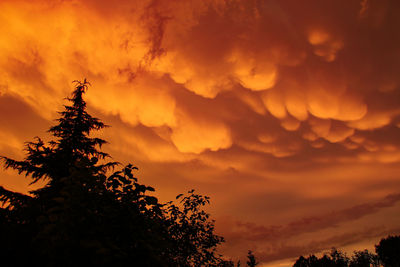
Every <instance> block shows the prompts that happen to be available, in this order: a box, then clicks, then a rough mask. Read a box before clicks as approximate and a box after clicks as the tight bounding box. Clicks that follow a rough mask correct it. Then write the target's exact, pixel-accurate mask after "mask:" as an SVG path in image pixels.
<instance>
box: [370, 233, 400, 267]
mask: <svg viewBox="0 0 400 267" xmlns="http://www.w3.org/2000/svg"><path fill="white" fill-rule="evenodd" d="M375 251H376V254H378V258H379V260H380V262H381V263H382V264H383V266H385V267H399V266H400V236H390V235H389V236H388V237H386V238H383V239H381V241H380V242H379V244H378V245H376V246H375Z"/></svg>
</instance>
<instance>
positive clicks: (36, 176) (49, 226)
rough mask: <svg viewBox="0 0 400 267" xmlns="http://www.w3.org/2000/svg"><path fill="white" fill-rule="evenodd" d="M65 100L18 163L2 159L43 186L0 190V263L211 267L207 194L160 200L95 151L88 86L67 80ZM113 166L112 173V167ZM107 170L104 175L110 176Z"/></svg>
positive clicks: (129, 169) (127, 169) (215, 240)
mask: <svg viewBox="0 0 400 267" xmlns="http://www.w3.org/2000/svg"><path fill="white" fill-rule="evenodd" d="M75 85H76V87H75V90H74V91H73V93H72V97H71V98H67V100H68V101H69V102H71V104H70V105H65V106H64V110H63V111H62V112H59V114H60V118H58V119H57V124H56V125H55V126H53V127H51V128H50V130H49V132H50V133H51V134H52V135H53V137H54V138H55V139H54V140H52V141H50V142H47V143H45V142H44V141H43V140H42V139H40V138H39V137H36V139H35V140H34V141H33V142H28V143H26V152H27V153H26V158H25V159H24V160H22V161H18V160H14V159H10V158H8V157H4V156H2V157H1V158H0V159H1V160H2V161H3V163H4V166H5V168H11V169H15V170H17V171H18V173H19V174H24V175H25V176H28V177H30V178H31V179H32V184H34V183H36V182H38V181H44V182H45V186H43V187H42V188H39V189H36V190H33V191H31V192H30V195H25V194H21V193H18V192H13V191H10V190H7V189H5V188H4V187H0V202H1V203H2V206H0V207H1V208H0V227H1V228H0V236H1V242H0V255H1V263H2V265H4V266H22V265H27V264H29V265H31V266H83V265H85V266H93V265H97V266H129V265H131V266H216V265H220V264H224V261H223V260H222V259H221V255H217V254H216V252H215V250H216V247H217V246H218V244H220V243H221V242H223V241H224V240H223V238H222V237H220V236H218V235H216V234H215V233H214V221H213V220H210V219H209V214H207V213H206V212H204V211H203V210H202V207H203V206H204V205H206V204H208V203H209V198H208V197H205V196H201V195H198V194H195V193H194V191H193V190H191V191H189V192H188V194H187V195H179V196H178V197H177V200H178V201H180V204H174V203H173V202H168V203H164V204H162V203H160V202H159V201H158V199H157V198H156V197H154V196H151V195H150V194H149V192H152V191H154V188H152V187H149V186H145V185H142V184H140V183H139V182H138V179H137V178H136V177H135V176H134V172H135V171H136V170H137V168H136V167H134V166H133V165H131V164H128V165H127V166H124V167H120V164H119V163H117V162H114V161H110V156H109V155H108V154H107V153H105V152H102V151H101V147H102V145H104V144H106V141H105V140H102V139H100V138H94V137H91V136H90V134H91V133H92V132H93V131H97V130H101V129H103V128H104V127H106V125H105V124H104V123H103V122H101V121H100V120H99V119H97V118H94V117H92V116H91V115H89V114H88V113H87V111H86V102H85V101H84V99H83V95H84V93H85V91H86V90H87V89H88V86H89V83H88V82H87V81H86V80H84V81H83V82H80V81H75ZM117 167H118V168H120V169H119V170H117V171H115V168H117ZM110 173H111V174H110Z"/></svg>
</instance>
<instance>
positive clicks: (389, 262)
mask: <svg viewBox="0 0 400 267" xmlns="http://www.w3.org/2000/svg"><path fill="white" fill-rule="evenodd" d="M375 252H376V253H372V252H370V251H368V250H367V249H366V250H363V251H354V253H353V255H351V257H348V256H347V255H346V254H345V253H343V252H341V251H339V250H337V249H335V248H333V249H332V250H331V252H330V253H329V254H324V255H323V256H321V257H320V258H318V257H316V256H315V255H310V256H308V257H303V256H300V257H299V258H298V259H297V260H296V262H295V264H294V265H293V267H370V266H373V267H377V266H384V267H400V236H388V237H386V238H382V239H381V241H380V242H379V244H377V245H375Z"/></svg>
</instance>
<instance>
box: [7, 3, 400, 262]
mask: <svg viewBox="0 0 400 267" xmlns="http://www.w3.org/2000/svg"><path fill="white" fill-rule="evenodd" d="M399 8H400V3H398V1H395V0H380V1H378V0H346V1H345V0H343V1H336V0H327V1H317V0H312V1H309V2H307V3H303V2H299V1H296V0H289V1H285V2H282V1H277V0H261V1H260V0H250V1H244V0H243V1H242V0H229V1H220V0H206V1H204V0H190V1H185V2H184V3H183V2H180V1H157V0H145V1H135V0H131V1H128V0H123V1H119V2H118V3H110V2H109V1H93V0H69V1H50V0H42V1H27V0H16V1H11V0H5V1H1V3H0V9H1V10H2V12H0V13H1V14H0V29H1V32H2V36H1V37H0V55H1V57H0V68H1V72H0V113H1V114H0V122H1V126H0V137H1V140H7V141H0V150H1V153H2V154H3V153H4V154H7V155H8V154H11V155H20V152H18V151H20V148H21V144H22V143H23V142H24V141H26V140H27V139H29V138H30V137H33V136H35V135H40V133H42V132H43V131H44V130H45V129H47V128H48V125H49V124H50V121H51V120H53V119H54V118H55V117H56V116H57V114H56V111H57V110H59V109H60V107H62V104H63V103H64V102H63V100H62V99H63V98H64V97H65V96H66V95H68V93H69V92H70V91H71V81H72V80H75V79H79V78H83V77H86V78H88V80H89V81H90V82H91V83H92V85H93V86H92V87H91V88H90V89H89V91H88V93H87V97H88V104H89V106H90V107H91V109H92V110H93V111H94V112H95V113H96V114H98V116H99V117H102V118H106V120H108V121H106V122H107V123H108V124H111V125H112V126H113V128H112V130H107V132H106V133H104V134H105V135H106V136H107V137H109V139H110V142H111V144H112V146H111V148H110V149H111V150H113V154H117V155H121V156H123V157H127V158H128V157H129V158H131V157H133V158H135V160H138V161H139V162H140V163H142V164H143V165H144V166H150V165H151V166H155V167H154V170H153V169H152V170H151V171H149V173H153V174H154V175H155V174H159V173H163V171H162V168H166V167H170V168H171V171H170V173H171V175H172V173H173V174H176V176H177V177H180V178H182V179H184V178H183V177H190V178H188V180H191V181H194V182H195V183H197V184H196V185H198V186H199V187H202V188H204V189H205V191H206V192H207V191H209V192H210V193H211V194H214V195H213V196H214V197H215V198H216V199H218V200H221V203H233V202H232V199H233V198H237V199H238V201H239V200H240V201H241V202H243V203H247V202H246V201H247V200H246V197H247V196H249V195H251V194H250V192H253V193H254V192H257V193H260V194H261V193H265V194H266V195H268V194H269V193H271V192H286V193H287V192H289V193H290V194H291V195H292V196H295V197H298V198H299V202H301V201H300V200H304V199H307V198H313V199H315V200H316V201H318V200H320V201H322V202H324V200H326V199H327V198H334V199H335V200H337V201H340V199H348V200H349V201H350V202H349V203H347V204H346V205H347V206H346V207H349V206H354V205H353V204H354V203H360V201H364V202H368V201H372V202H373V201H376V200H377V199H379V198H382V197H383V196H385V195H388V194H393V193H395V192H397V191H398V188H399V185H398V184H397V183H396V182H395V181H396V179H395V176H396V172H397V171H398V167H399V162H400V152H399V151H400V150H399V149H400V141H399V138H398V136H399V134H400V104H399V101H398V100H399V99H400V90H399V85H400V78H399V75H398V70H399V69H400V49H399V47H400V46H399V44H400V35H399V34H398V32H397V31H398V30H397V29H398V26H399V25H400V19H399V17H398V16H397V14H398V11H399ZM9 114H13V115H9ZM21 125H22V126H21ZM36 130H37V131H36ZM190 168H192V170H190ZM193 169H196V170H199V171H198V174H196V173H197V172H196V173H194V172H193ZM339 170H340V171H339ZM378 170H379V171H378ZM143 171H145V170H143ZM200 173H201V174H200ZM205 174H206V175H205ZM150 176H151V175H149V179H151V180H152V181H157V182H159V183H160V184H162V185H164V184H165V183H163V182H162V181H161V178H154V177H153V176H151V177H150ZM176 179H177V180H179V179H178V178H176ZM9 181H10V179H8V180H7V182H9ZM232 181H235V183H233V182H232ZM241 183H244V184H245V185H241ZM327 185H329V186H327ZM166 186H167V185H166ZM178 187H179V186H178V185H177V186H176V188H175V189H171V187H168V188H169V189H170V190H178ZM193 187H195V185H193ZM242 188H245V189H246V190H247V191H246V192H242V191H241V190H239V189H242ZM361 188H363V189H361ZM179 189H181V188H180V187H179ZM224 189H226V190H224ZM230 190H231V191H230ZM228 192H231V193H232V194H235V195H229V194H230V193H228ZM171 194H172V193H171ZM354 196H358V198H356V197H354ZM274 197H276V194H275V195H273V196H272V197H271V200H270V201H272V202H273V201H274ZM224 201H225V202H224ZM302 203H303V202H302ZM324 203H325V202H324ZM368 203H369V202H368ZM215 204H216V205H218V204H217V201H216V203H215ZM303 204H304V206H302V207H299V209H300V208H303V209H302V210H306V209H307V208H310V204H309V203H308V202H304V203H303ZM220 205H221V207H222V205H223V204H220ZM227 205H228V204H227ZM252 205H254V206H256V204H255V200H253V203H252ZM327 205H328V204H327ZM329 205H333V204H332V203H331V204H329ZM275 206H277V207H283V204H282V201H281V200H280V201H277V203H276V204H275ZM221 207H219V208H216V209H217V210H218V212H219V213H221V214H223V212H224V211H223V210H224V209H223V208H221ZM366 209H367V210H370V211H373V210H374V207H373V206H368V207H367V208H366ZM230 210H231V213H234V212H236V211H238V210H239V208H237V207H235V208H231V209H230ZM288 210H289V208H287V207H286V211H287V212H289V211H288ZM345 210H346V208H345V207H343V210H342V211H343V212H344V211H345ZM284 211H285V209H284V208H282V209H280V211H279V212H280V213H279V212H278V213H279V214H277V215H276V216H278V217H279V216H281V217H279V218H281V219H282V218H283V217H284V215H283V213H284ZM242 212H243V210H242ZM290 212H293V214H292V217H293V218H294V217H295V215H294V214H296V216H298V214H297V213H296V212H295V211H293V210H292V209H290ZM253 213H254V214H257V212H256V211H254V212H253ZM344 213H346V212H344ZM344 213H341V212H339V213H337V214H334V215H332V216H330V217H335V218H336V217H337V218H338V219H339V218H342V219H343V218H345V217H346V216H345V215H344ZM346 214H347V213H346ZM237 216H238V217H241V215H240V214H237ZM257 216H261V215H260V214H258V215H257ZM257 216H256V217H257ZM285 216H286V215H285ZM261 217H262V216H261ZM301 217H304V216H301ZM328 217H329V216H328ZM257 218H259V217H257ZM263 218H264V217H263ZM264 219H265V218H264ZM265 220H266V219H265ZM282 220H283V219H282ZM292 221H294V222H296V221H295V220H292ZM333 221H334V220H333ZM321 223H323V222H321ZM263 225H268V224H263ZM279 225H280V224H279ZM291 229H293V227H289V226H288V227H284V230H282V231H280V232H279V235H278V236H277V239H279V236H281V238H283V237H282V236H285V235H287V234H289V233H290V231H292V230H291ZM304 231H306V229H302V230H299V232H304ZM283 232H285V234H284V233H283ZM312 238H316V237H312ZM310 242H313V241H312V240H311V241H310ZM315 242H319V241H315ZM321 242H322V241H321ZM282 251H284V249H283V248H282ZM277 253H280V252H277ZM284 254H285V253H283V252H282V253H281V254H280V255H284ZM275 258H276V257H275Z"/></svg>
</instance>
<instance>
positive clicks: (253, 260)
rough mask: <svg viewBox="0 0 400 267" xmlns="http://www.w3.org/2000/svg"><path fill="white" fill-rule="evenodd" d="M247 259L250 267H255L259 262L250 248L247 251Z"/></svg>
mask: <svg viewBox="0 0 400 267" xmlns="http://www.w3.org/2000/svg"><path fill="white" fill-rule="evenodd" d="M247 259H248V260H247V266H249V267H255V266H256V265H257V264H258V262H257V261H256V257H255V256H254V254H253V252H252V251H251V250H249V252H248V253H247Z"/></svg>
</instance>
